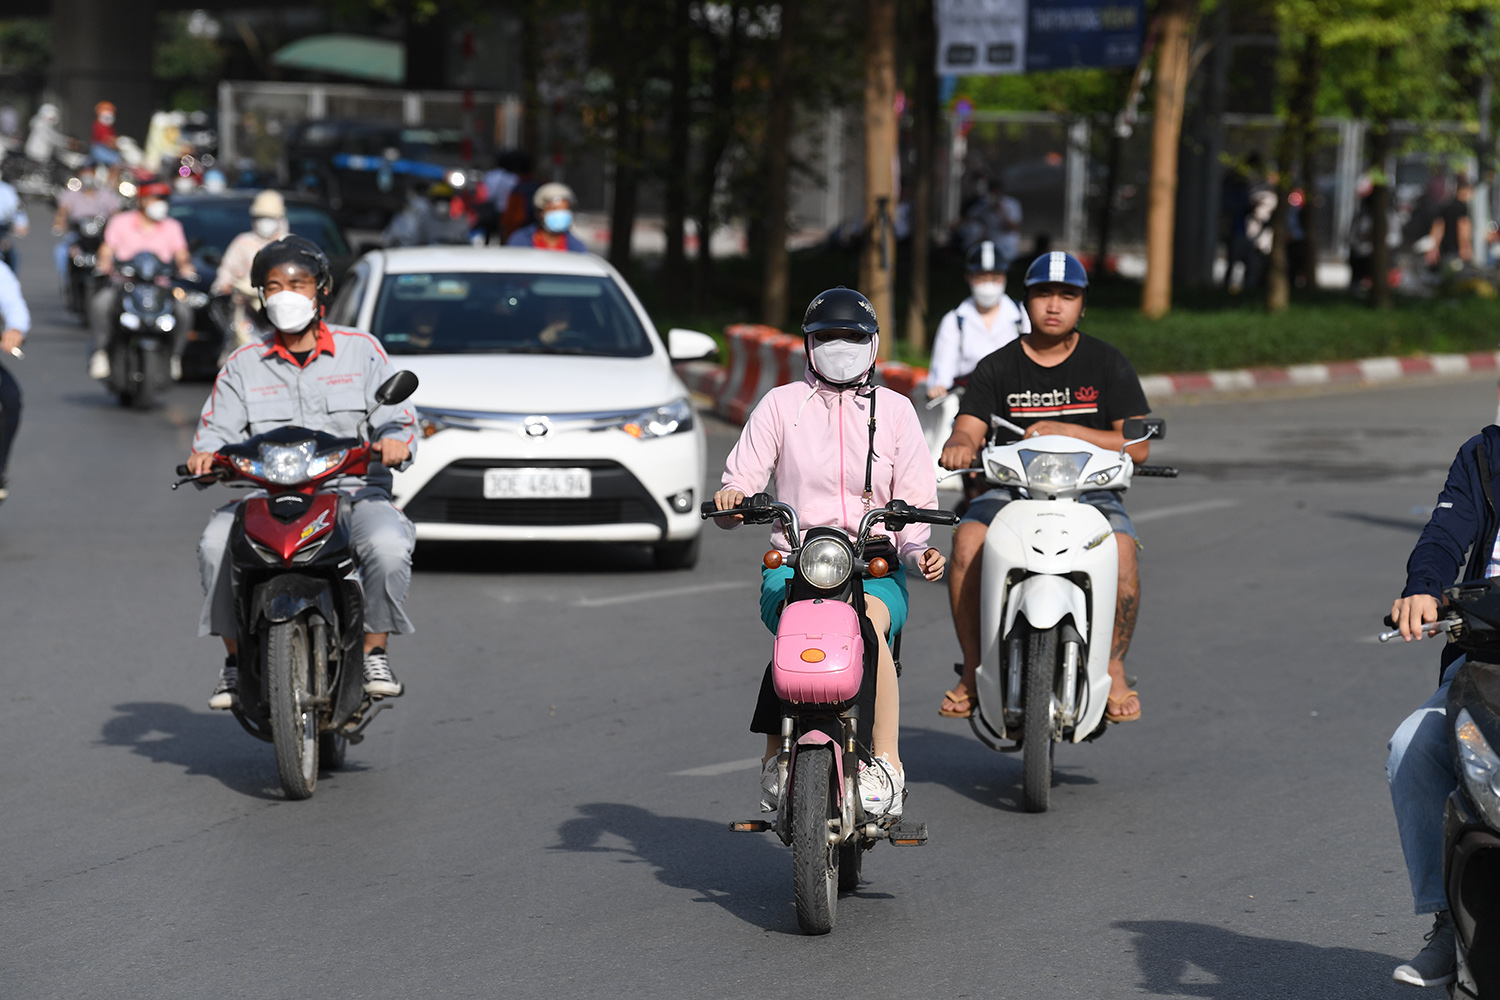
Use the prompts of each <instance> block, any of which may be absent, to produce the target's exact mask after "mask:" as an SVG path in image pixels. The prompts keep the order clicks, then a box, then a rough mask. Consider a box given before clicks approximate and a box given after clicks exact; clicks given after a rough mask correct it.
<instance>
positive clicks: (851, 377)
mask: <svg viewBox="0 0 1500 1000" xmlns="http://www.w3.org/2000/svg"><path fill="white" fill-rule="evenodd" d="M877 340H878V338H876V337H871V336H864V337H861V338H860V339H859V340H842V339H840V340H818V339H817V338H816V337H814V338H813V348H812V366H813V370H814V371H816V372H817V374H819V375H821V376H823V378H824V379H825V380H826V381H829V382H834V383H849V382H857V381H859V379H860V378H861V377H862V376H863V375H864V374H865V372H867V371H869V370H870V367H871V366H872V365H874V364H875V351H876V344H877Z"/></svg>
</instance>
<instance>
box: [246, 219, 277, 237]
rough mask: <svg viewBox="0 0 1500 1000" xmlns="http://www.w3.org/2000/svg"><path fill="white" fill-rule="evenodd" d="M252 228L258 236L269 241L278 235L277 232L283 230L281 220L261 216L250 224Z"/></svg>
mask: <svg viewBox="0 0 1500 1000" xmlns="http://www.w3.org/2000/svg"><path fill="white" fill-rule="evenodd" d="M250 228H251V229H253V230H255V235H256V236H259V237H260V238H261V239H266V240H268V239H270V238H271V237H272V236H275V235H276V230H278V229H280V228H281V220H280V219H273V218H270V217H269V216H261V217H260V218H258V219H255V220H253V221H252V222H251V223H250Z"/></svg>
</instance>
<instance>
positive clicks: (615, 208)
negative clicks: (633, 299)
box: [609, 80, 641, 271]
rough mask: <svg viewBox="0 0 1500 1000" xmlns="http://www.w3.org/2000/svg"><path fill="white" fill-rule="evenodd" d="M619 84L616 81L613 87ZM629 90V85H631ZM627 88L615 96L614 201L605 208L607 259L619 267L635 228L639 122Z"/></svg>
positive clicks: (624, 263)
mask: <svg viewBox="0 0 1500 1000" xmlns="http://www.w3.org/2000/svg"><path fill="white" fill-rule="evenodd" d="M620 85H621V81H620V80H616V81H615V86H616V87H619V86H620ZM631 89H633V88H631ZM631 103H632V102H631V94H630V93H629V92H628V91H627V92H625V93H619V94H617V95H616V97H615V143H614V145H615V150H614V160H615V164H614V166H615V177H614V203H613V204H612V205H610V209H609V262H610V263H611V264H613V265H614V266H615V267H617V268H619V269H620V270H622V271H623V270H625V268H626V267H627V266H628V265H629V263H630V240H631V236H632V235H633V231H634V229H635V205H636V197H635V196H636V189H637V187H638V183H639V178H640V146H641V139H640V123H639V122H637V121H636V117H635V109H634V108H633V107H631Z"/></svg>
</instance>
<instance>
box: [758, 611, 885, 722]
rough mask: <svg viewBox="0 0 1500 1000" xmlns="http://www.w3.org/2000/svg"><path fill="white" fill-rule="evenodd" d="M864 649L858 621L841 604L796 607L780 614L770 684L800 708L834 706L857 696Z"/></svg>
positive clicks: (853, 613)
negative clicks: (800, 706)
mask: <svg viewBox="0 0 1500 1000" xmlns="http://www.w3.org/2000/svg"><path fill="white" fill-rule="evenodd" d="M864 663H865V644H864V640H863V639H861V638H860V635H859V617H858V615H857V614H855V611H854V608H852V607H850V606H849V605H848V604H845V603H844V602H843V601H837V600H823V599H822V598H819V599H817V600H811V601H797V602H795V603H793V604H789V605H787V607H786V610H785V611H783V612H782V613H781V623H780V624H779V625H778V626H777V628H776V652H775V656H774V659H773V661H772V666H771V683H772V686H773V687H774V688H775V689H776V695H777V697H779V698H781V699H782V700H783V701H789V702H792V703H794V704H798V705H835V704H839V703H841V702H846V701H851V700H853V698H854V696H855V695H857V694H859V685H860V681H861V680H862V679H863V678H864Z"/></svg>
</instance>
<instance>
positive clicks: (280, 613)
mask: <svg viewBox="0 0 1500 1000" xmlns="http://www.w3.org/2000/svg"><path fill="white" fill-rule="evenodd" d="M309 610H311V611H316V612H317V613H318V614H319V615H321V616H322V618H323V620H324V621H326V622H327V623H328V624H329V625H330V626H332V627H335V628H336V627H337V626H338V620H339V619H338V613H337V611H336V610H335V608H334V599H333V592H332V590H331V589H330V588H329V585H328V581H327V580H319V579H315V578H313V577H308V576H302V575H300V574H297V573H282V574H278V575H277V576H273V577H271V579H269V580H267V581H266V582H265V583H262V584H261V585H259V586H258V587H256V588H255V591H254V593H252V594H251V596H250V628H251V630H252V631H259V626H260V623H261V622H262V621H266V622H270V623H276V622H289V621H292V620H293V619H294V618H296V617H297V616H298V615H300V614H302V613H303V612H304V611H309Z"/></svg>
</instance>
